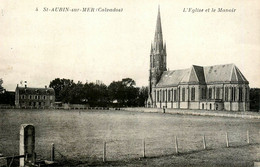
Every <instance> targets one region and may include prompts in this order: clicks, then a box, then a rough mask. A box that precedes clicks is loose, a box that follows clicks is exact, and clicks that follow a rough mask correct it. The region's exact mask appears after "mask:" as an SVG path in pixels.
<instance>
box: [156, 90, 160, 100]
mask: <svg viewBox="0 0 260 167" xmlns="http://www.w3.org/2000/svg"><path fill="white" fill-rule="evenodd" d="M159 98H160V92H159V90H157V102H159V100H160V99H159Z"/></svg>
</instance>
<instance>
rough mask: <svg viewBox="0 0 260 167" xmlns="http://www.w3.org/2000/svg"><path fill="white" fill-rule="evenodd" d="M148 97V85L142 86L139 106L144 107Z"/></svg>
mask: <svg viewBox="0 0 260 167" xmlns="http://www.w3.org/2000/svg"><path fill="white" fill-rule="evenodd" d="M147 98H148V87H147V86H146V87H144V86H143V87H141V88H140V90H139V95H138V106H140V107H143V106H145V101H146V100H147Z"/></svg>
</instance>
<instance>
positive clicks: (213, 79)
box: [156, 64, 248, 87]
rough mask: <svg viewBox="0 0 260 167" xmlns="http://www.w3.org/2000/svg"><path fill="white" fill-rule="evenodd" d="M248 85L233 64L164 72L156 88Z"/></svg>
mask: <svg viewBox="0 0 260 167" xmlns="http://www.w3.org/2000/svg"><path fill="white" fill-rule="evenodd" d="M209 83H248V81H247V80H246V78H245V77H244V76H243V74H242V73H241V72H240V70H239V69H238V68H237V67H236V66H235V65H234V64H224V65H214V66H206V67H202V66H196V65H192V67H191V68H188V69H181V70H173V71H164V72H163V74H162V76H161V79H160V80H159V82H158V83H157V85H156V87H166V86H177V85H179V84H209Z"/></svg>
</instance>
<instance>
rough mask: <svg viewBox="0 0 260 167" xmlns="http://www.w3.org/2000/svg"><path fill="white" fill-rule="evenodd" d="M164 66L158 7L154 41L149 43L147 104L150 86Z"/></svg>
mask: <svg viewBox="0 0 260 167" xmlns="http://www.w3.org/2000/svg"><path fill="white" fill-rule="evenodd" d="M166 70H167V67H166V44H165V43H163V35H162V25H161V16H160V7H159V8H158V15H157V21H156V27H155V34H154V41H153V43H152V44H151V51H150V70H149V72H150V74H149V90H148V100H147V105H148V107H149V106H153V101H154V100H155V99H153V97H152V88H153V87H155V86H156V84H157V83H158V81H159V80H160V78H161V75H162V73H163V72H164V71H166Z"/></svg>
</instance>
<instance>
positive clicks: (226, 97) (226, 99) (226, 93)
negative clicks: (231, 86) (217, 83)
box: [225, 87, 228, 101]
mask: <svg viewBox="0 0 260 167" xmlns="http://www.w3.org/2000/svg"><path fill="white" fill-rule="evenodd" d="M225 101H228V87H225Z"/></svg>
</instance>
